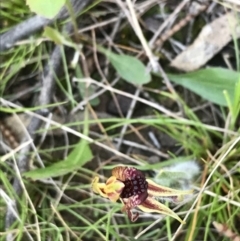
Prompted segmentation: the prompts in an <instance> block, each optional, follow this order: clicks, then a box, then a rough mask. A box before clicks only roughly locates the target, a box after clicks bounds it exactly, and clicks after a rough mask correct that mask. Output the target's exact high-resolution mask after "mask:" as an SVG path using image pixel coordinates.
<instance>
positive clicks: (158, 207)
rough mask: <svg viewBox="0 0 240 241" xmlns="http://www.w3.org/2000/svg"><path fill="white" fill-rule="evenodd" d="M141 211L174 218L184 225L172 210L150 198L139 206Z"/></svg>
mask: <svg viewBox="0 0 240 241" xmlns="http://www.w3.org/2000/svg"><path fill="white" fill-rule="evenodd" d="M138 208H139V209H141V210H142V211H143V212H146V213H153V212H156V213H161V214H164V215H168V216H170V217H173V218H175V219H177V220H178V221H179V222H180V223H184V222H183V221H182V219H181V218H180V217H179V216H178V215H177V214H176V213H175V212H173V211H172V210H171V209H170V208H168V207H167V206H165V205H164V204H162V203H160V202H158V201H157V200H155V199H154V198H151V197H148V198H147V199H146V200H145V202H143V203H142V204H141V205H139V206H138Z"/></svg>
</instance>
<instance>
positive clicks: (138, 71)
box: [98, 46, 151, 85]
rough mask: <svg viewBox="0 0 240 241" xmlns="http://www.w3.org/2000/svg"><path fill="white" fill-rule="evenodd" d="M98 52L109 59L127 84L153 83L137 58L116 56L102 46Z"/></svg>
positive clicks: (123, 55) (122, 55)
mask: <svg viewBox="0 0 240 241" xmlns="http://www.w3.org/2000/svg"><path fill="white" fill-rule="evenodd" d="M98 50H99V51H100V52H101V53H103V54H104V55H105V56H106V57H107V58H108V59H109V61H110V62H111V64H112V65H113V67H114V68H115V69H116V71H117V72H118V74H119V75H120V76H121V77H122V78H123V79H124V80H126V81H127V82H129V83H132V84H136V85H143V84H147V83H149V82H150V81H151V75H150V73H149V72H147V69H146V67H145V66H144V64H143V63H142V62H141V61H140V60H138V59H137V58H135V57H132V56H129V55H125V54H121V55H119V54H115V53H113V52H111V51H109V50H107V49H104V48H103V47H100V46H99V47H98Z"/></svg>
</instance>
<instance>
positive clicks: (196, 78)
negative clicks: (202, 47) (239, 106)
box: [168, 68, 240, 106]
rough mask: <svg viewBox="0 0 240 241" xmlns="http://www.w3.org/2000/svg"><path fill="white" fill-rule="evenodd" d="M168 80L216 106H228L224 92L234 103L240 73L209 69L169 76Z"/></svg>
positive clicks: (222, 69)
mask: <svg viewBox="0 0 240 241" xmlns="http://www.w3.org/2000/svg"><path fill="white" fill-rule="evenodd" d="M168 78H169V79H170V80H171V81H173V82H175V83H177V84H179V85H182V86H183V87H185V88H187V89H189V90H191V91H193V92H194V93H196V94H198V95H200V96H201V97H202V98H204V99H207V100H209V101H211V102H213V103H215V104H218V105H221V106H227V101H226V98H225V96H224V92H227V93H228V96H229V97H230V101H231V103H233V101H234V100H233V98H234V92H235V86H236V84H237V82H238V81H239V79H240V73H238V72H236V71H232V70H229V69H224V68H207V69H202V70H198V71H195V72H191V73H186V74H168Z"/></svg>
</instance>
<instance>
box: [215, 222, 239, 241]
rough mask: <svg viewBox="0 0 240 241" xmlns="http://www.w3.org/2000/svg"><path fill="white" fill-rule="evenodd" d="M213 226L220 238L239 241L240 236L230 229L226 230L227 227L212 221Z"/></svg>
mask: <svg viewBox="0 0 240 241" xmlns="http://www.w3.org/2000/svg"><path fill="white" fill-rule="evenodd" d="M213 226H214V227H215V228H216V230H217V231H218V232H219V233H220V234H221V235H222V236H224V237H226V238H229V239H230V240H232V241H240V236H239V235H238V234H237V233H234V232H233V231H232V230H231V229H230V228H228V227H227V225H225V224H221V223H218V222H215V221H214V222H213Z"/></svg>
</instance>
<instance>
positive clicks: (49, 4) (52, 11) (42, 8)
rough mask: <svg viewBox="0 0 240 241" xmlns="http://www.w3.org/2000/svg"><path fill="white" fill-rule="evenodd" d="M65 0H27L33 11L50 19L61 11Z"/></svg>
mask: <svg viewBox="0 0 240 241" xmlns="http://www.w3.org/2000/svg"><path fill="white" fill-rule="evenodd" d="M65 2H66V0H52V1H51V0H50V1H49V0H26V4H27V5H28V6H29V8H30V10H31V11H32V12H34V13H36V14H38V15H40V16H43V17H45V18H49V19H52V18H54V17H55V16H56V15H57V14H58V13H59V11H60V10H61V8H62V7H63V6H64V4H65Z"/></svg>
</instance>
